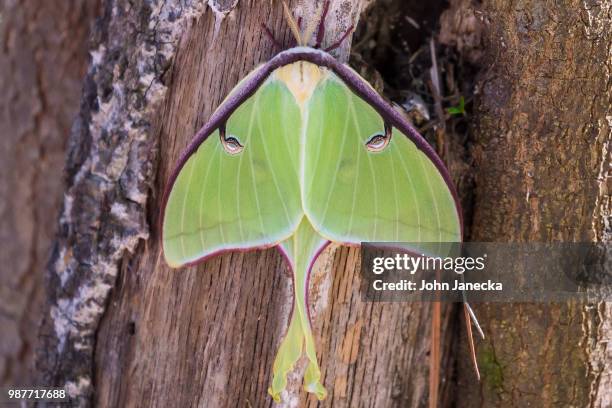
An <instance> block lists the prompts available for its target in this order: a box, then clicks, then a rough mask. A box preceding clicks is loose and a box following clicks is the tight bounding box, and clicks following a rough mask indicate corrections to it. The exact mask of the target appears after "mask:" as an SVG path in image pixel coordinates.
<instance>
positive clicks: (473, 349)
mask: <svg viewBox="0 0 612 408" xmlns="http://www.w3.org/2000/svg"><path fill="white" fill-rule="evenodd" d="M466 305H467V303H464V304H463V315H464V316H465V324H466V326H467V336H468V343H469V344H470V353H471V355H472V363H473V364H474V370H476V377H477V378H478V381H480V371H479V370H478V361H477V360H476V346H475V345H474V336H473V334H472V322H471V318H470V312H469V309H468V307H469V306H466Z"/></svg>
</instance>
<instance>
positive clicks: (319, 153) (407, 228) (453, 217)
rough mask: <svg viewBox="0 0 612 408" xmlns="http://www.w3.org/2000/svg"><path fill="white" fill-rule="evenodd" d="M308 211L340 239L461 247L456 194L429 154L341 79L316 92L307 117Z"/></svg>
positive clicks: (316, 223) (305, 179)
mask: <svg viewBox="0 0 612 408" xmlns="http://www.w3.org/2000/svg"><path fill="white" fill-rule="evenodd" d="M306 121H307V122H306V129H307V130H306V132H307V134H306V137H305V143H306V147H305V149H306V152H305V157H307V158H308V159H307V161H306V165H305V171H304V177H303V184H302V188H303V190H304V193H303V197H304V198H305V200H304V203H303V204H304V209H305V212H306V214H307V216H308V218H309V219H310V220H311V222H312V223H313V226H314V228H315V229H316V230H318V231H319V232H320V233H321V234H322V235H323V236H325V237H326V238H328V239H330V240H332V241H338V242H345V243H353V244H355V243H360V242H362V241H373V242H375V241H395V242H399V241H404V242H457V241H460V240H461V221H460V219H459V213H458V211H457V205H456V202H455V198H454V196H453V193H452V190H451V189H450V188H449V186H448V185H447V183H446V181H445V180H444V178H443V177H442V175H441V174H440V172H439V171H438V170H437V168H436V167H435V165H434V163H433V162H432V161H431V160H430V159H429V157H428V156H427V155H426V154H425V153H423V152H422V151H421V150H419V149H418V147H417V145H416V144H415V143H414V142H413V141H412V140H410V139H409V138H408V137H406V135H405V134H403V133H402V132H401V131H400V130H399V129H398V128H396V127H391V126H389V124H387V123H386V122H385V120H384V118H383V117H382V116H381V115H380V113H378V112H377V111H376V110H375V109H374V108H373V107H372V106H371V105H370V104H369V103H368V102H366V101H365V100H364V99H362V98H360V97H358V96H357V95H356V94H355V93H353V92H352V91H351V89H350V88H349V87H348V86H347V85H346V84H345V83H344V82H342V81H341V80H340V79H339V78H338V77H337V76H336V75H334V74H330V75H329V76H328V77H327V78H326V79H325V80H324V81H323V82H322V83H320V84H319V85H318V87H317V88H316V90H315V91H314V92H313V95H312V97H311V98H310V101H309V104H308V114H307V119H306Z"/></svg>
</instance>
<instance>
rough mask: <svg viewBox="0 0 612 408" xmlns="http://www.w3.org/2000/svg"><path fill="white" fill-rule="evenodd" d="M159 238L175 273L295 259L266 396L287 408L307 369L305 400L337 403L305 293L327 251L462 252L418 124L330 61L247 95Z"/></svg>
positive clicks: (182, 168) (166, 211) (312, 58)
mask: <svg viewBox="0 0 612 408" xmlns="http://www.w3.org/2000/svg"><path fill="white" fill-rule="evenodd" d="M161 230H162V248H163V253H164V257H165V259H166V262H167V263H168V264H169V265H170V266H172V267H180V266H185V265H191V264H194V263H197V262H199V261H201V260H204V259H206V258H208V257H210V256H213V255H214V254H217V253H220V252H223V251H228V250H247V249H253V248H264V247H271V246H277V247H278V248H279V250H280V251H281V252H282V253H283V254H284V256H285V257H286V258H287V260H288V263H289V265H290V267H291V271H292V274H293V288H294V300H293V302H294V303H293V312H292V315H291V319H290V321H289V325H288V329H287V333H286V335H285V337H284V339H283V340H282V342H281V345H280V347H279V351H278V353H277V355H276V358H275V361H274V366H273V379H272V384H271V386H270V388H269V393H270V394H271V396H272V397H273V398H274V399H275V400H276V401H278V400H280V396H281V393H282V392H283V390H284V389H285V387H286V385H287V379H286V377H287V374H288V373H289V372H290V371H291V370H292V369H293V367H294V365H295V363H296V362H297V361H298V360H299V358H300V357H301V356H302V355H305V356H306V358H307V360H308V365H307V368H306V372H305V374H304V388H305V390H306V391H308V392H312V393H315V395H316V396H317V398H319V399H323V398H324V397H325V395H326V391H325V388H324V387H323V385H322V384H321V382H320V376H321V372H320V369H319V366H318V363H317V356H316V350H315V340H314V338H315V337H314V334H313V332H312V327H311V324H310V317H309V312H308V280H309V276H310V271H311V268H312V266H313V263H314V261H315V260H316V258H317V256H318V255H319V253H320V252H321V250H322V249H323V248H324V247H325V246H326V245H327V244H328V243H329V242H330V241H336V242H341V243H347V244H352V245H356V244H359V243H360V242H362V241H379V242H380V241H383V242H397V241H407V242H416V243H418V242H456V241H460V240H461V234H462V220H461V212H460V206H459V203H458V200H457V196H456V192H455V190H454V187H453V185H452V183H451V182H450V178H449V175H448V172H447V171H446V169H445V168H444V166H443V165H442V163H441V161H440V159H439V158H438V157H437V156H436V154H435V153H434V152H433V150H432V149H431V147H430V146H429V145H428V144H427V142H425V141H424V140H423V139H422V137H421V136H420V135H418V133H416V131H415V130H414V129H413V128H412V127H411V126H410V124H408V123H406V121H405V120H404V119H403V118H402V117H401V116H400V115H399V114H398V113H397V112H396V111H395V110H394V109H393V108H392V107H391V106H390V105H389V104H387V103H386V102H385V101H384V100H383V99H382V98H381V97H380V96H379V95H378V94H376V92H375V91H374V90H373V89H372V88H371V87H370V86H369V85H368V84H367V82H365V81H364V80H363V79H362V78H361V77H359V75H357V74H356V73H355V72H354V71H352V70H351V69H350V68H348V67H347V66H345V65H343V64H340V63H338V62H337V61H336V60H335V59H334V58H333V57H332V56H331V55H329V54H327V53H325V52H322V51H319V50H315V49H312V48H307V47H296V48H293V49H290V50H288V51H285V52H283V53H280V54H278V55H277V56H276V57H274V58H273V59H272V60H270V61H269V62H267V63H266V64H264V65H263V66H261V67H260V68H258V69H257V70H255V71H254V72H252V73H251V74H249V76H247V78H246V79H244V80H243V81H241V82H240V84H239V85H238V86H237V87H236V88H235V89H234V90H233V91H232V92H231V93H230V94H229V96H228V97H227V98H226V100H225V101H224V102H223V103H222V105H221V106H220V107H219V108H218V109H217V111H215V113H214V114H213V116H212V117H211V119H210V120H209V122H207V124H206V125H205V126H204V127H203V128H202V129H201V130H200V131H199V132H198V134H197V135H196V136H195V138H194V140H193V142H192V143H191V144H190V145H189V146H188V148H187V149H186V151H185V152H184V153H183V155H182V156H181V159H180V161H179V165H178V166H177V168H176V170H175V171H174V172H173V174H172V176H171V179H170V182H169V183H168V187H167V189H166V192H165V194H164V198H163V205H162V217H161ZM409 249H413V250H418V248H417V247H415V246H414V245H413V246H412V247H409Z"/></svg>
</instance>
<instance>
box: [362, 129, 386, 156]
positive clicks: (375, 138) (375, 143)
mask: <svg viewBox="0 0 612 408" xmlns="http://www.w3.org/2000/svg"><path fill="white" fill-rule="evenodd" d="M389 142H391V126H389V125H387V124H386V123H385V133H384V134H383V133H382V132H378V133H374V134H373V135H372V136H370V138H369V139H368V141H367V142H366V143H365V145H366V149H368V151H370V152H373V153H378V152H382V151H383V150H385V148H386V147H387V146H388V145H389Z"/></svg>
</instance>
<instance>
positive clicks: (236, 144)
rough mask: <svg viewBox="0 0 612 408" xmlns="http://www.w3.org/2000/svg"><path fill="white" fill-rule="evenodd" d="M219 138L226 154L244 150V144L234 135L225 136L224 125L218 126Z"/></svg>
mask: <svg viewBox="0 0 612 408" xmlns="http://www.w3.org/2000/svg"><path fill="white" fill-rule="evenodd" d="M219 140H220V141H221V146H223V150H225V152H226V153H227V154H230V155H232V156H233V155H236V154H238V153H240V152H242V151H243V150H244V146H243V145H242V144H241V143H240V141H239V140H238V138H237V137H236V136H234V135H229V136H226V134H225V126H222V127H221V128H219Z"/></svg>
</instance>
